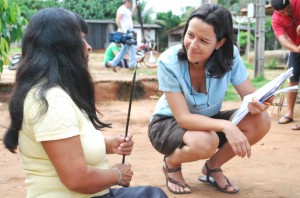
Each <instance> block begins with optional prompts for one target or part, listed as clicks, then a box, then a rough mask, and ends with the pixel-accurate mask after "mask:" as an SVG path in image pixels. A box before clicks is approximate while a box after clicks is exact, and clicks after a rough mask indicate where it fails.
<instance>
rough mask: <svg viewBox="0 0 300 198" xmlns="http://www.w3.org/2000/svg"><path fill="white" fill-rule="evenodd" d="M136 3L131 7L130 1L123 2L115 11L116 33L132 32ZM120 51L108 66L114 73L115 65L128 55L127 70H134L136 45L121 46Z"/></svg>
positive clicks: (124, 0)
mask: <svg viewBox="0 0 300 198" xmlns="http://www.w3.org/2000/svg"><path fill="white" fill-rule="evenodd" d="M137 6H138V3H136V4H135V6H132V0H123V5H121V6H120V7H119V8H118V10H117V15H116V24H117V26H118V32H121V33H127V32H128V31H133V22H132V16H133V15H134V14H135V11H136V8H137ZM121 45H122V49H121V51H120V53H118V55H117V56H116V57H115V58H114V59H113V60H112V61H109V62H108V65H109V66H110V67H112V68H113V71H115V72H116V66H117V64H118V63H119V62H120V61H121V60H122V58H123V57H124V56H125V54H127V53H128V55H129V62H128V66H129V69H134V67H135V66H136V63H137V60H136V56H135V54H136V44H121Z"/></svg>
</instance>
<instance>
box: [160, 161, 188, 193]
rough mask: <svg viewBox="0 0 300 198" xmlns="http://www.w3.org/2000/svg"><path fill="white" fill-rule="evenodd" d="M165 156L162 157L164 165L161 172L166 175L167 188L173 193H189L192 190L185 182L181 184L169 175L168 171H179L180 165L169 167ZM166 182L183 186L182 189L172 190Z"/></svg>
mask: <svg viewBox="0 0 300 198" xmlns="http://www.w3.org/2000/svg"><path fill="white" fill-rule="evenodd" d="M166 158H167V156H165V157H164V163H165V165H164V166H163V172H164V174H165V176H166V186H167V188H168V190H169V191H170V192H171V193H174V194H190V193H191V192H192V191H191V187H190V186H189V185H187V184H181V183H179V182H178V181H176V180H175V179H173V178H171V177H169V175H168V173H174V172H179V171H181V167H176V168H169V167H168V165H167V162H166ZM168 182H171V183H173V184H175V185H177V186H180V187H182V188H183V191H174V190H173V189H171V188H170V187H169V185H168ZM186 188H188V189H189V190H186Z"/></svg>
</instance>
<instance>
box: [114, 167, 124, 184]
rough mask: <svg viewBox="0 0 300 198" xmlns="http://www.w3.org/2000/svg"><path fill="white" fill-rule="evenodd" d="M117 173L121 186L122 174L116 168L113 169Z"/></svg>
mask: <svg viewBox="0 0 300 198" xmlns="http://www.w3.org/2000/svg"><path fill="white" fill-rule="evenodd" d="M113 169H114V170H115V171H117V173H118V175H119V178H118V185H121V181H122V174H121V172H120V170H119V169H118V168H116V167H114V168H113Z"/></svg>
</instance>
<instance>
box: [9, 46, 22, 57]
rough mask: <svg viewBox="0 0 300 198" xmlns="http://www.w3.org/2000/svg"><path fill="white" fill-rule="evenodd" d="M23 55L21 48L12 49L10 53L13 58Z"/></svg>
mask: <svg viewBox="0 0 300 198" xmlns="http://www.w3.org/2000/svg"><path fill="white" fill-rule="evenodd" d="M20 53H21V48H19V47H11V48H10V51H9V55H11V56H13V55H15V54H20Z"/></svg>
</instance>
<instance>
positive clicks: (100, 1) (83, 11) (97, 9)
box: [62, 0, 122, 19]
mask: <svg viewBox="0 0 300 198" xmlns="http://www.w3.org/2000/svg"><path fill="white" fill-rule="evenodd" d="M121 4H122V1H120V0H109V1H108V0H97V1H95V0H64V1H63V3H62V6H63V7H64V8H66V9H68V10H70V11H72V12H75V13H78V14H80V15H81V16H82V17H83V18H85V19H114V18H115V17H116V12H117V9H118V7H119V6H120V5H121Z"/></svg>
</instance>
